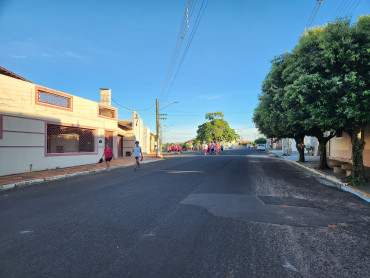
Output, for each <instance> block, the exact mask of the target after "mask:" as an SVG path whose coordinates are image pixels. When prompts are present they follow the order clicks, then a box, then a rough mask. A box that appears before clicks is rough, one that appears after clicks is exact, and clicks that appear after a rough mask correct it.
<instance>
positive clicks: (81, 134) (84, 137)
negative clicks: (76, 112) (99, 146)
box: [47, 124, 95, 153]
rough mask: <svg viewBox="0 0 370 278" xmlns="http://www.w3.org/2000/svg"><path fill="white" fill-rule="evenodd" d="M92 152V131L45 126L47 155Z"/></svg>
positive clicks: (93, 136) (93, 144)
mask: <svg viewBox="0 0 370 278" xmlns="http://www.w3.org/2000/svg"><path fill="white" fill-rule="evenodd" d="M94 150H95V130H94V129H87V128H79V127H71V126H62V125H54V124H48V125H47V153H81V152H84V153H85V152H94Z"/></svg>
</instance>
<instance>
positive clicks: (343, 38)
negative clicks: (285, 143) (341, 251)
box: [253, 16, 370, 176]
mask: <svg viewBox="0 0 370 278" xmlns="http://www.w3.org/2000/svg"><path fill="white" fill-rule="evenodd" d="M369 49H370V16H362V17H360V18H359V19H358V20H357V22H356V23H355V24H353V25H351V24H350V21H349V20H348V19H337V20H336V21H335V22H332V23H328V24H327V25H326V26H323V27H315V28H313V29H310V30H309V31H308V32H307V33H304V34H303V35H302V36H301V37H300V39H299V42H298V44H297V45H296V47H295V48H294V49H293V51H292V52H291V53H284V54H282V55H280V56H278V57H277V58H276V59H274V60H273V61H272V68H271V70H270V72H269V74H268V75H267V76H266V79H265V81H264V83H263V85H262V94H261V95H260V96H259V105H258V107H257V108H256V109H255V112H254V117H253V120H254V122H255V123H256V125H257V127H258V128H259V130H260V131H261V132H263V133H264V134H265V135H267V136H269V137H279V138H283V137H290V138H296V137H297V136H298V137H301V136H302V135H303V136H304V135H314V136H316V137H317V138H318V140H319V143H320V146H319V152H320V155H321V158H322V159H321V160H320V165H319V168H325V167H327V165H326V150H325V146H326V143H327V141H328V140H329V139H331V138H332V137H333V136H334V135H335V132H336V131H337V130H345V131H347V132H348V133H349V134H350V135H351V137H352V153H353V154H352V155H353V159H352V160H353V164H354V167H353V168H354V169H356V167H355V166H356V165H357V166H358V167H360V168H361V165H359V164H362V159H358V155H361V154H362V150H363V147H364V142H363V141H362V142H359V140H358V138H357V134H358V133H359V132H360V131H361V129H362V128H363V127H364V125H366V124H367V123H369V122H370V91H369V82H370V71H369V63H370V61H369V56H370V52H369ZM356 138H357V139H356ZM362 169H363V167H362ZM355 172H356V171H355ZM355 176H359V172H358V171H357V173H355Z"/></svg>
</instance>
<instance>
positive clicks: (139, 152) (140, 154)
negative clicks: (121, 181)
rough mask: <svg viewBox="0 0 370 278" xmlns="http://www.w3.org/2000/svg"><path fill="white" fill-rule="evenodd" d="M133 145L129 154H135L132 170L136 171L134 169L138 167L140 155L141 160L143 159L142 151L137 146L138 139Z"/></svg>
mask: <svg viewBox="0 0 370 278" xmlns="http://www.w3.org/2000/svg"><path fill="white" fill-rule="evenodd" d="M135 145H136V146H134V148H133V149H132V152H131V155H132V154H134V155H135V168H134V171H136V169H140V157H141V160H143V153H142V151H141V147H139V141H136V142H135Z"/></svg>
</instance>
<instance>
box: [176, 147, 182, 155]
mask: <svg viewBox="0 0 370 278" xmlns="http://www.w3.org/2000/svg"><path fill="white" fill-rule="evenodd" d="M177 151H178V153H179V154H182V147H181V146H180V145H179V146H178V147H177Z"/></svg>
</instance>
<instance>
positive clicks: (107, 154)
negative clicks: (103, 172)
mask: <svg viewBox="0 0 370 278" xmlns="http://www.w3.org/2000/svg"><path fill="white" fill-rule="evenodd" d="M132 154H134V156H135V168H134V171H136V169H140V161H142V160H143V158H144V156H143V152H142V151H141V147H140V146H139V141H136V142H135V146H134V148H133V149H132V151H131V155H132ZM103 157H104V158H105V165H106V169H107V171H108V172H109V171H110V162H111V161H112V159H114V156H113V149H112V147H111V145H110V144H109V143H106V144H105V148H104V152H103V155H102V157H101V159H100V161H99V162H103Z"/></svg>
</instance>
